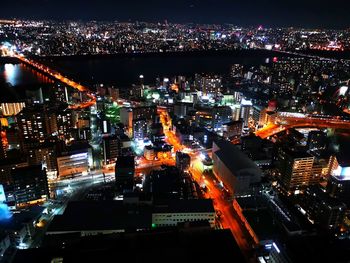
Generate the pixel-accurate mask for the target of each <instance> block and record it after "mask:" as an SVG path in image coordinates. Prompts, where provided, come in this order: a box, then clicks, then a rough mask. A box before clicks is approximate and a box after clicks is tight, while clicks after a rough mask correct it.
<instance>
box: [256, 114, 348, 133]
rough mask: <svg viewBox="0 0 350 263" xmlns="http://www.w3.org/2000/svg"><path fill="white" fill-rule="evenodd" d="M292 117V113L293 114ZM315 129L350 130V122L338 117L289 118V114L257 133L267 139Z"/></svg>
mask: <svg viewBox="0 0 350 263" xmlns="http://www.w3.org/2000/svg"><path fill="white" fill-rule="evenodd" d="M291 115H292V113H291ZM298 127H300V128H302V127H310V128H311V127H315V128H332V129H350V121H349V120H344V119H341V118H339V117H338V116H334V117H332V116H319V117H315V116H308V115H300V116H288V115H287V113H285V114H284V115H282V114H281V116H279V117H277V119H276V123H269V124H268V125H266V126H265V127H263V128H261V129H259V130H257V131H256V132H255V135H256V136H260V137H261V138H262V139H266V138H268V137H270V136H273V135H275V134H277V133H280V132H282V131H285V130H287V129H290V128H298Z"/></svg>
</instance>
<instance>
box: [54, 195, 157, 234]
mask: <svg viewBox="0 0 350 263" xmlns="http://www.w3.org/2000/svg"><path fill="white" fill-rule="evenodd" d="M151 222H152V217H151V209H150V208H149V207H146V206H140V207H128V206H124V205H123V202H122V201H77V202H70V203H69V204H68V206H67V208H66V210H65V211H64V214H63V215H58V216H55V217H54V219H53V221H52V223H51V224H50V226H49V228H48V232H56V231H83V230H85V231H86V230H119V229H142V228H149V227H150V226H151V224H152V223H151Z"/></svg>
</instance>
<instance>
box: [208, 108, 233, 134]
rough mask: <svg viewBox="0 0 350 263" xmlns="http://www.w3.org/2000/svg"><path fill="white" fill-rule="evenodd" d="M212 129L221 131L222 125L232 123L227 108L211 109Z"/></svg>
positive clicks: (230, 113) (229, 111) (229, 110)
mask: <svg viewBox="0 0 350 263" xmlns="http://www.w3.org/2000/svg"><path fill="white" fill-rule="evenodd" d="M211 114H212V127H213V129H214V130H215V131H216V130H221V129H222V125H223V124H224V123H227V122H230V121H232V110H231V108H230V107H228V106H222V107H219V106H217V107H214V108H212V113H211Z"/></svg>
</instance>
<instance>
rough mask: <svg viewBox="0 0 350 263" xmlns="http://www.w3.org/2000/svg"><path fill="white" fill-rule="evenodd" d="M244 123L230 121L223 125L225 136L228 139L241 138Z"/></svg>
mask: <svg viewBox="0 0 350 263" xmlns="http://www.w3.org/2000/svg"><path fill="white" fill-rule="evenodd" d="M242 129H243V121H242V120H239V121H230V122H227V123H224V124H223V125H222V130H223V136H224V137H225V138H228V139H233V138H239V137H241V135H242Z"/></svg>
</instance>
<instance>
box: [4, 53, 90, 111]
mask: <svg viewBox="0 0 350 263" xmlns="http://www.w3.org/2000/svg"><path fill="white" fill-rule="evenodd" d="M2 51H3V52H4V53H5V54H7V55H8V56H10V57H15V58H17V59H18V60H19V61H21V62H22V63H24V64H27V65H29V66H31V67H33V68H34V69H36V70H38V71H40V72H42V73H44V74H46V75H48V76H50V77H51V78H53V79H55V80H57V81H59V82H62V83H63V84H66V85H67V86H68V87H71V88H73V89H76V90H78V91H80V92H84V93H85V94H86V96H87V97H88V98H89V99H88V100H87V101H85V102H81V103H77V104H74V105H70V106H69V108H70V109H73V110H74V109H82V108H89V107H91V106H92V105H95V104H96V97H95V95H94V94H92V93H91V92H90V90H89V89H88V88H87V87H85V86H83V85H81V84H79V83H77V82H75V81H73V80H71V79H69V78H67V77H65V76H63V75H61V74H60V73H59V72H57V71H55V70H53V69H51V68H49V67H48V66H46V65H44V64H42V63H39V62H37V61H35V60H33V59H29V58H26V57H24V56H23V55H22V54H18V53H17V52H15V51H13V50H8V48H7V47H6V46H2Z"/></svg>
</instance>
